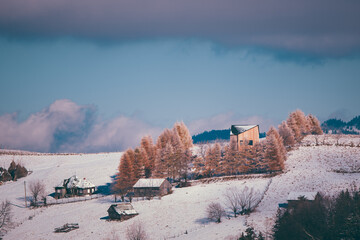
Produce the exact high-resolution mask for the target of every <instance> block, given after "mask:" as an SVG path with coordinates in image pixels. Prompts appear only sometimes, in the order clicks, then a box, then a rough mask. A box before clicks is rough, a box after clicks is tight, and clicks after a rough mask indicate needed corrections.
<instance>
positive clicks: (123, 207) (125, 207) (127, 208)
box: [111, 203, 138, 215]
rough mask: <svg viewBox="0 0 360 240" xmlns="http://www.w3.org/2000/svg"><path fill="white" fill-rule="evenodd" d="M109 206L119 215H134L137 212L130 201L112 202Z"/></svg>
mask: <svg viewBox="0 0 360 240" xmlns="http://www.w3.org/2000/svg"><path fill="white" fill-rule="evenodd" d="M111 207H112V208H113V209H114V210H115V211H116V212H117V213H118V214H120V215H136V214H138V213H137V212H136V211H135V209H134V207H133V206H132V205H131V204H130V203H119V204H113V205H111Z"/></svg>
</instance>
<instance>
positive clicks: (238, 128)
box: [230, 125, 258, 135]
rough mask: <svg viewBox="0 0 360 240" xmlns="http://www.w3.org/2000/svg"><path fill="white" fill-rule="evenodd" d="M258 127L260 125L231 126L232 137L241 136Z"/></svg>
mask: <svg viewBox="0 0 360 240" xmlns="http://www.w3.org/2000/svg"><path fill="white" fill-rule="evenodd" d="M257 126H258V125H231V129H230V135H239V134H240V133H243V132H246V131H248V130H250V129H252V128H254V127H257Z"/></svg>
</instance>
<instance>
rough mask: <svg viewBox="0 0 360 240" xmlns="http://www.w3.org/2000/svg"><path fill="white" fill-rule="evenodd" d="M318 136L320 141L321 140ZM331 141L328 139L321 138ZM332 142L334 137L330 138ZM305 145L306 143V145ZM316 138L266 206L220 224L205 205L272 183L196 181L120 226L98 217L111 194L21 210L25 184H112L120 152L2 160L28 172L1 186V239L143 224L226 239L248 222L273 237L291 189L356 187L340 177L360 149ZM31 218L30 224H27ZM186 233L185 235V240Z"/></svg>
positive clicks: (158, 231)
mask: <svg viewBox="0 0 360 240" xmlns="http://www.w3.org/2000/svg"><path fill="white" fill-rule="evenodd" d="M321 137H322V136H321ZM325 137H327V139H332V138H333V136H325ZM334 140H335V143H336V141H337V140H338V139H334ZM339 141H340V142H342V141H343V142H351V141H353V142H354V143H355V142H356V143H358V142H360V139H359V138H358V137H349V136H342V138H341V139H339ZM309 143H310V144H309ZM314 143H315V139H314V137H313V136H308V137H307V138H305V139H304V141H303V144H302V145H301V146H300V147H299V148H298V149H296V150H293V151H292V152H290V153H289V156H288V160H287V161H286V164H285V166H286V169H285V171H284V173H283V174H280V175H277V176H275V177H272V183H271V185H270V186H269V189H268V191H267V192H266V194H265V196H264V199H263V201H262V202H261V203H260V204H259V206H258V208H257V209H256V210H255V212H253V213H252V214H251V215H250V216H248V217H247V216H239V217H237V218H233V217H232V215H231V212H230V210H229V209H228V210H227V213H228V215H229V216H230V219H228V218H226V217H225V218H223V220H222V222H221V223H219V224H217V223H215V222H209V221H208V220H207V219H206V211H205V209H206V207H207V205H208V204H209V203H210V202H213V201H215V202H219V203H221V204H222V205H223V206H225V204H224V203H225V197H224V194H225V192H226V191H227V189H229V188H232V187H234V186H237V187H239V188H242V187H245V186H248V187H254V188H255V189H257V190H259V191H263V190H264V189H265V187H266V185H267V183H268V182H269V180H270V179H269V178H261V177H259V178H251V179H238V180H229V181H216V182H211V183H199V182H198V183H197V184H196V185H194V186H192V187H188V188H181V189H174V192H173V194H171V195H168V196H165V197H163V198H161V199H153V200H151V201H148V200H141V201H140V200H139V201H136V200H135V201H134V202H133V206H134V208H135V209H136V210H137V211H138V212H139V215H138V216H136V217H134V218H132V219H130V220H127V221H124V222H109V221H106V220H105V219H102V218H104V217H106V216H107V209H108V208H109V206H110V205H111V204H112V203H113V200H114V199H113V196H107V197H104V198H99V199H94V200H90V201H84V202H77V203H69V204H62V205H54V206H50V207H46V208H38V209H25V208H23V206H24V197H23V196H24V181H26V182H27V183H29V182H30V181H32V180H36V179H42V180H43V181H44V183H45V185H46V190H47V191H48V193H50V192H53V187H54V186H55V185H56V184H58V183H59V182H60V181H62V179H64V178H68V177H70V176H71V175H73V174H75V173H76V174H77V175H78V176H79V177H86V178H87V179H89V180H90V181H91V182H93V183H94V184H96V185H105V184H107V183H110V182H111V176H113V175H114V174H115V173H116V171H117V167H118V164H119V159H120V156H121V153H101V154H76V155H41V154H40V155H0V166H5V167H8V165H9V164H10V162H11V160H13V159H14V160H15V161H20V162H21V163H22V164H23V165H25V167H27V168H28V169H30V170H32V171H33V173H32V174H31V175H30V176H28V177H25V178H23V179H20V180H18V181H17V182H7V183H5V184H4V185H2V186H0V200H4V199H8V200H10V201H11V202H12V203H13V204H15V205H17V206H19V207H16V206H13V214H14V216H13V220H14V222H15V224H16V226H15V227H14V228H13V229H12V230H11V231H9V232H8V234H7V235H6V236H5V237H4V239H23V238H25V237H26V238H27V239H107V238H109V239H110V238H111V237H112V236H113V235H115V236H117V237H118V238H119V239H125V238H124V237H125V232H126V229H127V227H128V226H130V225H131V224H133V223H134V222H136V221H139V222H141V223H142V224H143V226H144V228H145V230H146V232H147V233H148V235H149V237H150V238H151V239H172V238H178V239H226V238H227V239H230V238H231V237H230V236H236V235H238V234H240V232H241V231H243V230H245V229H246V227H247V226H246V224H247V225H249V226H252V227H254V228H255V229H256V230H257V231H262V232H263V233H264V232H270V230H271V227H272V224H273V222H274V217H275V215H276V211H277V206H278V203H283V202H286V197H287V195H288V194H289V192H290V191H321V192H324V193H327V194H334V193H336V192H338V191H340V190H342V189H345V188H348V187H349V186H350V184H351V183H352V182H353V181H355V182H357V183H358V185H359V184H360V173H339V172H338V171H337V170H339V169H352V168H353V167H354V166H358V165H359V164H360V163H359V161H360V148H359V147H347V146H336V145H335V144H332V145H321V146H316V144H314ZM29 217H31V220H30V219H29ZM65 223H79V226H80V228H79V229H77V230H74V231H71V232H69V233H53V231H54V228H56V227H60V226H62V225H64V224H65ZM185 233H187V234H185Z"/></svg>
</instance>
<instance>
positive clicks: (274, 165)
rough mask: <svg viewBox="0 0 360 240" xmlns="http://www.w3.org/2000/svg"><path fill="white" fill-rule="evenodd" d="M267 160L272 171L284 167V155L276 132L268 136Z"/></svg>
mask: <svg viewBox="0 0 360 240" xmlns="http://www.w3.org/2000/svg"><path fill="white" fill-rule="evenodd" d="M264 155H265V156H264V157H265V161H266V162H267V164H268V167H269V170H270V171H280V170H282V169H284V161H283V160H284V157H283V156H282V151H281V150H280V147H279V142H278V139H276V137H275V135H274V134H271V135H270V136H266V149H265V154H264Z"/></svg>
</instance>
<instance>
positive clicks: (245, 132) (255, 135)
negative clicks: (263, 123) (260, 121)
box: [230, 125, 260, 149]
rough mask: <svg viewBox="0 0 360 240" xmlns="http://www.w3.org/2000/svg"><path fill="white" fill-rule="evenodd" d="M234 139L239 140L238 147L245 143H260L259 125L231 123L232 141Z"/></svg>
mask: <svg viewBox="0 0 360 240" xmlns="http://www.w3.org/2000/svg"><path fill="white" fill-rule="evenodd" d="M232 140H233V141H234V140H235V141H236V142H237V146H238V149H240V148H241V146H243V145H250V146H252V145H254V144H256V143H259V142H260V139H259V125H231V128H230V141H232Z"/></svg>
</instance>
